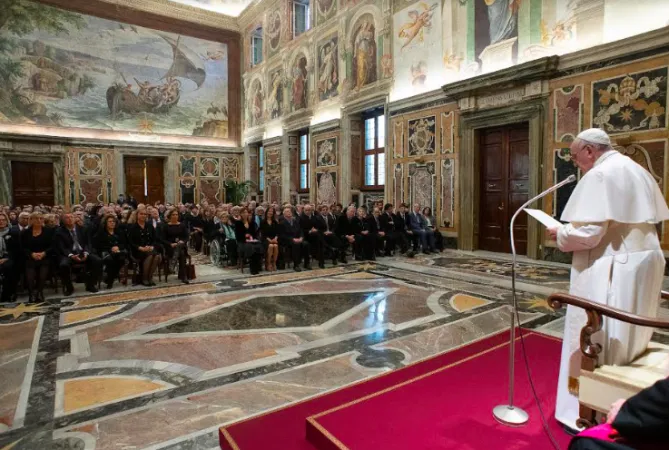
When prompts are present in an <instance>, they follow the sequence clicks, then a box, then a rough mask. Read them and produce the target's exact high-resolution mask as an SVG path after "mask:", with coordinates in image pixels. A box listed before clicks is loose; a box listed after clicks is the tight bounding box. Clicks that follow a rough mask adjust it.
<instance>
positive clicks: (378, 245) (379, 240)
mask: <svg viewBox="0 0 669 450" xmlns="http://www.w3.org/2000/svg"><path fill="white" fill-rule="evenodd" d="M380 216H381V210H380V209H379V208H378V207H376V206H375V207H374V208H373V209H372V213H371V214H369V215H368V216H367V221H368V222H369V231H370V233H369V234H370V235H371V236H372V239H373V240H374V249H375V256H383V250H384V248H385V245H386V242H387V239H388V236H387V235H386V233H385V231H383V230H382V229H381V220H380ZM385 256H389V251H388V250H387V249H386V251H385Z"/></svg>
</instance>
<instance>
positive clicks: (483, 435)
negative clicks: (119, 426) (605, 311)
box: [220, 332, 569, 450]
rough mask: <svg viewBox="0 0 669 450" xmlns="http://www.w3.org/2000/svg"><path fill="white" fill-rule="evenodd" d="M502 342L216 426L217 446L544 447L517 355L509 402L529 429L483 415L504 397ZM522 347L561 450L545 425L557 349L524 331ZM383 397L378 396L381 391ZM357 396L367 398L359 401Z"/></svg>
mask: <svg viewBox="0 0 669 450" xmlns="http://www.w3.org/2000/svg"><path fill="white" fill-rule="evenodd" d="M507 342H508V334H507V333H501V334H497V335H495V336H492V337H490V338H486V339H484V340H482V341H479V342H476V343H473V344H470V345H468V346H466V347H463V348H461V349H458V350H454V351H451V352H449V353H446V354H442V355H439V356H436V357H433V358H431V359H429V360H426V361H423V362H419V363H416V364H413V365H410V366H408V367H405V368H403V369H400V370H396V371H394V372H391V373H388V374H384V375H380V376H377V377H375V378H371V379H368V380H364V381H361V382H359V383H357V384H354V385H351V386H347V387H344V388H342V389H339V390H336V391H334V392H331V393H328V394H324V395H321V396H318V397H315V398H311V399H308V400H305V401H303V402H300V403H296V404H292V405H289V406H287V407H285V408H282V409H279V410H275V411H272V412H269V413H267V414H264V415H260V416H256V417H252V418H249V419H246V420H244V421H241V422H237V423H235V424H232V425H229V426H227V427H222V428H221V433H220V441H221V447H222V448H223V449H229V450H252V449H254V450H255V449H258V450H269V449H281V450H314V449H315V448H318V449H327V448H339V449H342V448H351V449H355V450H359V449H360V450H366V449H370V450H371V449H379V448H384V449H394V448H397V449H411V450H419V449H437V448H443V449H459V450H479V449H480V450H484V449H485V450H491V449H494V450H517V449H518V450H520V449H539V450H540V449H550V448H551V447H550V442H549V441H548V438H547V437H546V436H545V435H544V434H543V431H542V428H541V423H540V419H539V413H538V410H537V408H536V406H535V404H534V401H533V399H532V397H531V392H530V389H529V383H528V381H527V376H526V374H525V370H524V366H522V365H521V364H523V363H522V360H521V359H520V354H519V353H517V354H516V358H517V371H516V374H517V377H516V380H517V389H516V393H517V395H516V398H517V404H518V405H519V406H521V407H522V408H524V409H525V410H526V411H528V413H529V414H530V422H529V424H528V425H526V426H524V427H522V428H508V427H504V426H501V425H499V424H497V422H496V421H495V420H494V418H493V417H492V413H491V410H492V408H493V407H494V406H495V405H496V404H499V403H503V402H505V401H506V398H507V384H506V383H507V377H506V375H504V374H505V371H506V370H507V360H508V344H505V343H507ZM525 344H526V347H527V350H528V356H529V358H530V364H531V368H532V371H533V375H534V380H535V386H536V388H537V393H538V394H539V398H540V399H541V400H542V403H543V404H544V412H545V414H546V416H547V419H548V422H549V424H550V425H551V428H552V430H553V434H554V436H555V437H556V438H557V439H558V442H559V443H560V446H561V448H562V449H566V447H567V443H568V442H569V437H568V436H567V435H566V434H565V433H564V432H563V431H562V430H561V429H559V427H558V426H557V424H556V423H555V420H554V419H553V409H554V402H555V389H556V383H557V375H558V366H559V359H560V358H559V356H560V342H559V341H558V340H556V339H554V338H550V337H545V336H543V335H540V334H536V333H530V332H526V339H525ZM517 345H518V346H519V343H518V344H517ZM518 348H519V347H518ZM400 384H402V386H398V385H400ZM384 390H387V391H385V392H383V393H382V392H381V391H384ZM365 397H369V398H366V399H365V400H364V401H360V400H361V399H363V398H365ZM351 402H354V403H352V404H349V403H351ZM335 408H336V410H333V409H335ZM324 412H325V413H324ZM321 413H324V414H321ZM317 415H318V416H317ZM311 416H317V417H315V418H312V419H311V420H310V422H309V423H307V424H306V426H307V432H308V435H309V438H310V439H311V440H312V442H315V443H316V444H317V446H315V445H312V444H310V443H309V442H308V441H307V440H306V439H305V422H306V419H307V418H308V417H311ZM325 430H326V431H325ZM332 437H334V439H333V438H332Z"/></svg>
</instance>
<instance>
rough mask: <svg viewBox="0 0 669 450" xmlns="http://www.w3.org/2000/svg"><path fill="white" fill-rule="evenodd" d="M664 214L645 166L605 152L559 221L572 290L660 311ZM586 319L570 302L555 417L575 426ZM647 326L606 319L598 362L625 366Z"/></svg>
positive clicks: (645, 337)
mask: <svg viewBox="0 0 669 450" xmlns="http://www.w3.org/2000/svg"><path fill="white" fill-rule="evenodd" d="M668 219H669V209H668V208H667V204H666V202H665V200H664V196H663V195H662V192H661V191H660V189H659V187H658V184H657V182H656V181H655V180H654V179H653V177H652V176H651V175H650V173H648V172H647V171H646V170H645V169H644V168H643V167H641V166H640V165H638V164H637V163H636V162H634V161H632V160H631V159H630V158H628V157H627V156H624V155H621V154H620V153H618V152H617V151H615V150H610V151H608V152H606V153H604V154H603V155H602V156H600V157H599V159H597V161H596V162H595V164H594V167H593V168H592V169H591V170H589V171H588V172H587V173H586V174H585V175H584V176H583V177H582V178H581V180H580V181H579V183H578V184H577V185H576V188H575V189H574V192H573V193H572V195H571V197H570V199H569V202H568V203H567V206H566V207H565V210H564V212H563V214H562V217H561V220H562V221H563V222H569V224H567V225H563V226H561V227H560V228H559V229H558V233H557V244H558V247H559V249H560V250H562V251H564V252H573V253H574V255H573V259H572V269H571V287H570V289H569V292H570V294H572V295H576V296H579V297H584V298H587V299H589V300H592V301H595V302H599V303H603V304H606V305H609V306H613V307H615V308H619V309H623V310H626V311H629V312H632V313H634V314H640V315H644V316H649V317H655V316H656V315H657V308H658V305H659V300H660V291H661V289H662V276H663V274H664V255H663V253H662V250H661V248H660V242H659V239H658V236H657V232H656V225H655V224H657V223H659V222H662V221H664V220H668ZM586 322H587V317H586V314H585V312H584V311H583V310H582V309H581V308H576V307H573V306H568V307H567V316H566V323H565V330H564V341H563V343H562V359H561V363H560V377H559V381H558V393H557V405H556V410H555V417H556V418H557V419H558V420H559V421H560V422H562V423H563V424H565V425H567V426H569V427H572V428H577V427H576V419H578V417H579V414H578V412H579V411H578V410H579V406H578V376H579V370H580V366H581V352H580V348H579V339H580V332H581V328H582V327H583V326H584V325H585V324H586ZM652 333H653V330H652V329H651V328H643V327H637V326H633V325H628V324H625V323H623V322H620V321H616V320H613V319H609V318H606V317H605V318H604V323H603V327H602V332H600V333H597V334H596V335H595V336H594V340H595V342H598V343H600V344H601V345H602V353H601V358H600V360H599V361H600V364H619V365H620V364H626V363H628V362H630V361H631V360H633V359H634V358H635V357H636V356H637V355H639V354H640V353H642V352H643V351H644V350H645V349H646V346H647V345H648V342H649V341H650V337H651V335H652Z"/></svg>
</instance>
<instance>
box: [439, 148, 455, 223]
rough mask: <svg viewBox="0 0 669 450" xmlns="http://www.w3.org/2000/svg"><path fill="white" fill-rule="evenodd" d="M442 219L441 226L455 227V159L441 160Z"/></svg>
mask: <svg viewBox="0 0 669 450" xmlns="http://www.w3.org/2000/svg"><path fill="white" fill-rule="evenodd" d="M440 200H441V208H440V209H441V221H440V223H439V226H443V227H444V228H454V227H455V160H453V159H443V160H442V161H441V195H440Z"/></svg>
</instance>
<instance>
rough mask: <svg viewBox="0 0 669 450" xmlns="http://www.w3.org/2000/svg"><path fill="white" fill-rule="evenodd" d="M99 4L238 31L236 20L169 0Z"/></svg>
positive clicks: (117, 0) (113, 0)
mask: <svg viewBox="0 0 669 450" xmlns="http://www.w3.org/2000/svg"><path fill="white" fill-rule="evenodd" d="M98 1H99V2H103V3H109V4H112V5H118V6H123V7H126V8H132V9H135V10H138V11H144V12H148V13H153V14H158V15H161V16H165V17H171V18H173V19H180V20H186V21H188V22H193V23H196V24H199V25H206V26H209V27H213V28H219V29H222V30H230V31H239V24H238V19H237V18H236V17H232V16H226V15H225V14H220V13H217V12H213V11H209V10H206V9H202V8H196V7H194V6H190V5H185V4H182V3H176V2H172V1H170V0H143V1H141V2H138V1H137V0H98Z"/></svg>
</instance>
